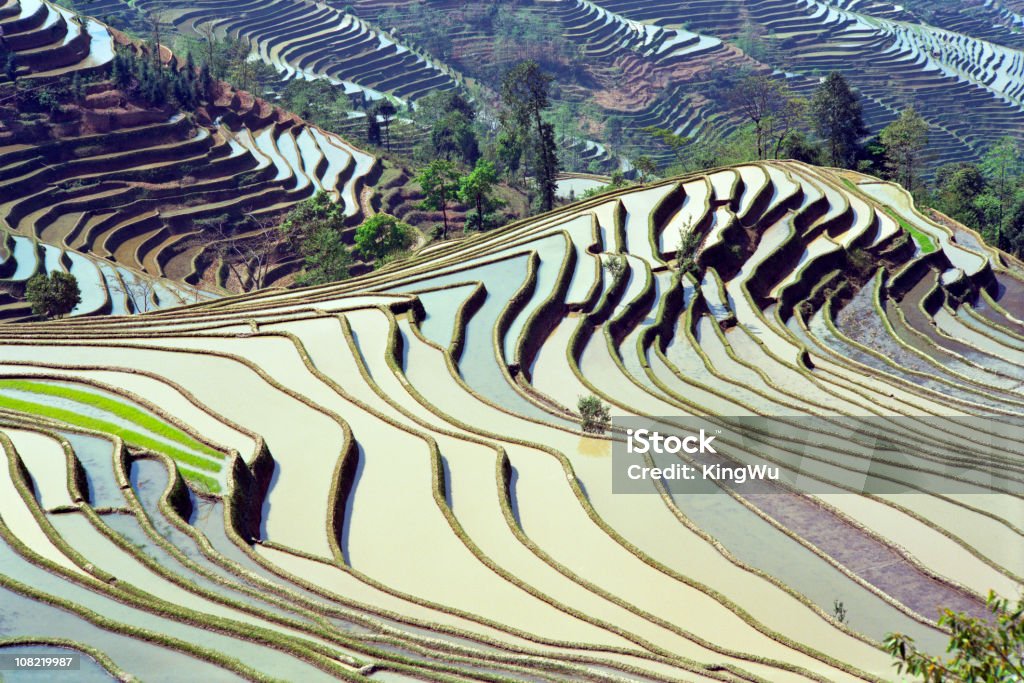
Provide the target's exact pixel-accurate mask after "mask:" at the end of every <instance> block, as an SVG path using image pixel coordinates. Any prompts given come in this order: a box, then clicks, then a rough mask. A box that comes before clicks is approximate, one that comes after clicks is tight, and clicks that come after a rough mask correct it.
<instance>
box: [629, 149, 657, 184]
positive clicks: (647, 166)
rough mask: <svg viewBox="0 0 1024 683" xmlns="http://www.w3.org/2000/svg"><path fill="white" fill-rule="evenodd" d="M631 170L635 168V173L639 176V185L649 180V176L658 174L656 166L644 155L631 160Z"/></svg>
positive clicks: (652, 160)
mask: <svg viewBox="0 0 1024 683" xmlns="http://www.w3.org/2000/svg"><path fill="white" fill-rule="evenodd" d="M633 168H635V169H636V171H637V173H639V174H640V184H641V185H643V184H644V183H646V182H647V181H648V180H650V179H651V176H653V175H655V174H656V173H657V172H658V164H656V163H655V162H654V159H652V158H650V157H649V156H647V155H646V154H644V155H642V156H639V157H637V158H636V159H634V160H633Z"/></svg>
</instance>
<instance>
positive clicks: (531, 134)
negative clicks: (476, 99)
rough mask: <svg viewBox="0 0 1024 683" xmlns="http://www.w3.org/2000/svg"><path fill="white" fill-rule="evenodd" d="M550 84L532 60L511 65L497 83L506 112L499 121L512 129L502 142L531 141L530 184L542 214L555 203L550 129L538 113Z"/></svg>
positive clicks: (555, 165) (555, 162)
mask: <svg viewBox="0 0 1024 683" xmlns="http://www.w3.org/2000/svg"><path fill="white" fill-rule="evenodd" d="M550 84H551V77H550V76H548V75H547V74H545V73H544V72H543V71H541V69H540V66H538V65H537V62H535V61H533V60H527V61H524V62H520V63H519V64H517V65H516V66H514V67H513V68H512V69H511V70H510V71H509V72H508V73H507V74H505V78H504V79H503V80H502V83H501V100H502V103H503V104H504V105H505V109H506V112H505V116H504V119H503V122H504V124H505V126H506V127H507V128H511V129H512V131H510V134H509V135H508V136H507V138H506V139H507V140H517V141H519V142H520V143H521V142H523V141H527V140H531V139H532V141H533V144H532V145H529V146H528V148H527V150H528V153H529V155H528V161H530V162H532V163H531V164H530V166H531V167H532V168H531V170H532V171H533V174H534V182H535V183H536V184H537V189H538V191H539V192H540V199H541V204H542V206H543V208H544V210H545V211H550V210H551V208H552V207H553V206H554V204H555V178H556V176H557V175H558V155H557V153H556V147H555V131H554V127H553V126H552V125H551V124H550V123H546V122H545V121H544V119H543V118H542V112H543V111H544V110H545V109H547V108H548V105H549V101H548V88H549V86H550Z"/></svg>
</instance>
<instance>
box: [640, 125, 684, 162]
mask: <svg viewBox="0 0 1024 683" xmlns="http://www.w3.org/2000/svg"><path fill="white" fill-rule="evenodd" d="M642 130H643V131H644V132H645V133H647V134H648V135H650V136H651V137H652V138H654V139H655V140H658V141H659V142H661V143H662V144H663V145H665V146H666V147H668V148H669V149H670V150H672V154H673V155H675V157H676V163H678V164H679V166H680V167H682V166H685V164H686V149H687V147H688V146H689V145H690V142H691V140H690V138H688V137H686V136H685V135H677V134H676V133H673V132H672V131H671V130H669V129H668V128H659V127H658V126H647V127H645V128H643V129H642Z"/></svg>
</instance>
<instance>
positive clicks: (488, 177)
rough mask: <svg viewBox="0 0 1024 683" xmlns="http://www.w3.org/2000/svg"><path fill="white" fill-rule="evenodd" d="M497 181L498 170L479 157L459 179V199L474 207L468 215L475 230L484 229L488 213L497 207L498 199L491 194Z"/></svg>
mask: <svg viewBox="0 0 1024 683" xmlns="http://www.w3.org/2000/svg"><path fill="white" fill-rule="evenodd" d="M497 182H498V172H497V171H496V170H495V169H494V164H493V163H492V162H490V161H486V160H484V159H480V160H479V161H477V162H476V166H475V167H474V168H473V170H472V171H470V172H469V173H467V174H466V175H464V176H462V178H460V179H459V201H461V202H462V203H464V204H468V205H471V206H475V207H476V212H475V213H474V214H471V215H470V221H469V222H470V223H471V224H473V227H475V228H476V229H477V230H484V229H485V228H486V224H487V217H488V215H489V214H490V213H491V212H492V211H493V210H494V209H495V208H497V204H498V201H497V200H495V199H494V197H493V196H492V194H493V192H494V186H495V185H496V184H497Z"/></svg>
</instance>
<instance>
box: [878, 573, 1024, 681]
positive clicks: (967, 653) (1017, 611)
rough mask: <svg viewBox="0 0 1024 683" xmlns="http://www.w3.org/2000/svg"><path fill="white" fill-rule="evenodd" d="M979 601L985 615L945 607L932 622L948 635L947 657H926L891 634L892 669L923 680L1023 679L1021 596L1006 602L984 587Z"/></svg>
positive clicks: (908, 640) (904, 639)
mask: <svg viewBox="0 0 1024 683" xmlns="http://www.w3.org/2000/svg"><path fill="white" fill-rule="evenodd" d="M985 605H986V606H987V607H988V609H989V611H990V612H991V613H992V617H993V618H991V619H980V618H977V617H972V616H969V615H967V614H964V613H961V612H953V611H952V610H949V609H947V610H945V611H944V612H943V614H942V616H941V617H940V618H939V621H938V625H939V627H940V628H942V629H948V630H949V631H951V633H952V635H951V636H950V639H949V646H948V647H947V649H946V651H947V653H949V654H950V655H951V657H950V658H949V659H943V658H942V657H932V656H928V655H926V654H924V653H922V652H919V651H918V650H917V648H916V647H915V646H914V639H913V638H910V637H909V636H905V635H903V634H900V633H891V634H889V636H888V637H887V638H886V639H885V649H886V651H887V652H888V653H889V654H890V655H892V656H893V657H894V658H895V660H896V662H895V666H896V671H897V673H900V674H902V673H903V672H904V671H906V672H907V673H908V674H910V675H911V676H915V677H918V680H920V681H923V682H924V683H1004V682H1005V683H1010V682H1011V681H1021V680H1024V600H1018V602H1017V604H1016V605H1011V604H1010V603H1009V601H1008V600H1006V599H1005V598H1000V597H998V596H997V595H996V594H995V593H994V592H989V594H988V598H987V599H986V601H985Z"/></svg>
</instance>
